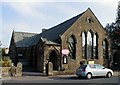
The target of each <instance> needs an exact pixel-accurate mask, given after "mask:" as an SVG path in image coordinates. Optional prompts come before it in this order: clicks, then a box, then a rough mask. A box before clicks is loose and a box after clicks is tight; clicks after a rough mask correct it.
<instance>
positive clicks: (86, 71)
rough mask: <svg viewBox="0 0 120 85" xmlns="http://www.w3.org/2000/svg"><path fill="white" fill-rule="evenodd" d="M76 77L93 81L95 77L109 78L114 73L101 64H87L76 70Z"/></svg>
mask: <svg viewBox="0 0 120 85" xmlns="http://www.w3.org/2000/svg"><path fill="white" fill-rule="evenodd" d="M76 75H77V76H78V77H81V76H83V77H86V78H87V79H91V78H92V77H93V76H106V77H108V78H109V77H111V76H112V75H113V71H112V70H111V69H108V68H105V67H104V66H102V65H100V64H85V65H81V66H80V67H79V68H78V69H77V70H76Z"/></svg>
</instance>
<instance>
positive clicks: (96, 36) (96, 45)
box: [93, 33, 98, 59]
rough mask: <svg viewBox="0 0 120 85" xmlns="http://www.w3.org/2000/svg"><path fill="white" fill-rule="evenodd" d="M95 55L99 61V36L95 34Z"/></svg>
mask: <svg viewBox="0 0 120 85" xmlns="http://www.w3.org/2000/svg"><path fill="white" fill-rule="evenodd" d="M93 55H94V58H95V59H98V34H97V33H95V34H94V47H93Z"/></svg>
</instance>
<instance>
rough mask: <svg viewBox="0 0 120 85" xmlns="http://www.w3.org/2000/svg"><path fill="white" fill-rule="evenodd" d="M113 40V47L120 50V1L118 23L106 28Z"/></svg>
mask: <svg viewBox="0 0 120 85" xmlns="http://www.w3.org/2000/svg"><path fill="white" fill-rule="evenodd" d="M105 29H106V31H107V32H108V34H109V36H110V37H111V40H112V47H115V48H117V49H119V48H120V1H119V2H118V8H117V17H116V21H115V22H112V23H111V24H107V25H106V27H105Z"/></svg>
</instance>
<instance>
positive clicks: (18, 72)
mask: <svg viewBox="0 0 120 85" xmlns="http://www.w3.org/2000/svg"><path fill="white" fill-rule="evenodd" d="M0 72H2V76H3V77H8V76H22V64H21V63H18V64H17V66H11V67H0Z"/></svg>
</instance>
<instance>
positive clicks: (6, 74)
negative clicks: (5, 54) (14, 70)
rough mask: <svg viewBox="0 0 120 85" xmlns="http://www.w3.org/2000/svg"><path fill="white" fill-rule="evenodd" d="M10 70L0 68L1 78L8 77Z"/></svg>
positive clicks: (8, 68)
mask: <svg viewBox="0 0 120 85" xmlns="http://www.w3.org/2000/svg"><path fill="white" fill-rule="evenodd" d="M10 69H11V67H1V69H0V70H2V71H0V72H2V76H3V77H4V76H10Z"/></svg>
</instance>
